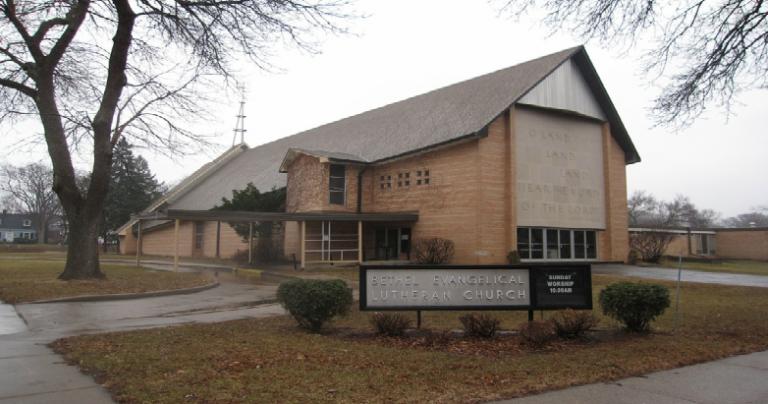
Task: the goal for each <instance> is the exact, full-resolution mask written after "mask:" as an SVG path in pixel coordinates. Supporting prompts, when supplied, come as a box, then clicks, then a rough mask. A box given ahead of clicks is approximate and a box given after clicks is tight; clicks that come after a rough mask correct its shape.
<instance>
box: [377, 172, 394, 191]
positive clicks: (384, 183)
mask: <svg viewBox="0 0 768 404" xmlns="http://www.w3.org/2000/svg"><path fill="white" fill-rule="evenodd" d="M379 189H381V190H390V189H392V176H391V175H382V176H379Z"/></svg>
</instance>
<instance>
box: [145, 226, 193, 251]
mask: <svg viewBox="0 0 768 404" xmlns="http://www.w3.org/2000/svg"><path fill="white" fill-rule="evenodd" d="M193 230H194V226H193V222H185V221H182V222H181V223H180V225H179V256H181V257H189V256H192V245H193V244H192V242H193ZM173 240H174V225H173V222H171V223H169V224H167V225H163V226H162V227H158V228H156V229H152V230H150V231H144V232H142V234H141V252H142V254H145V255H161V256H173V255H174V251H175V246H174V243H173Z"/></svg>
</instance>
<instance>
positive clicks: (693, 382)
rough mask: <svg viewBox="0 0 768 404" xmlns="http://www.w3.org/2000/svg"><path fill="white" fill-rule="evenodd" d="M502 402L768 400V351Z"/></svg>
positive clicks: (748, 403)
mask: <svg viewBox="0 0 768 404" xmlns="http://www.w3.org/2000/svg"><path fill="white" fill-rule="evenodd" d="M499 403H505V404H561V403H572V404H662V403H663V404H667V403H670V404H677V403H680V404H765V403H768V351H764V352H756V353H753V354H749V355H741V356H734V357H730V358H726V359H722V360H719V361H714V362H707V363H702V364H699V365H693V366H686V367H683V368H678V369H672V370H666V371H663V372H656V373H651V374H649V375H645V376H641V377H630V378H628V379H622V380H619V381H616V382H612V383H596V384H589V385H585V386H578V387H572V388H568V389H563V390H558V391H552V392H549V393H543V394H539V395H535V396H528V397H523V398H519V399H514V400H507V401H500V402H499Z"/></svg>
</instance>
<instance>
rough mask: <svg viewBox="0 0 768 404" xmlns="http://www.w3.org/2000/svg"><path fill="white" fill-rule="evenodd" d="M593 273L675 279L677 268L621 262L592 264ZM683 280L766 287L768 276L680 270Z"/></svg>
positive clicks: (767, 286)
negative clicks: (622, 263)
mask: <svg viewBox="0 0 768 404" xmlns="http://www.w3.org/2000/svg"><path fill="white" fill-rule="evenodd" d="M592 273H593V274H602V275H621V276H632V277H637V278H646V279H660V280H667V281H675V280H677V269H673V268H661V267H639V266H633V265H621V264H597V265H592ZM682 281H683V282H699V283H717V284H721V285H734V286H755V287H760V288H768V276H760V275H747V274H733V273H725V272H705V271H694V270H690V269H683V270H682Z"/></svg>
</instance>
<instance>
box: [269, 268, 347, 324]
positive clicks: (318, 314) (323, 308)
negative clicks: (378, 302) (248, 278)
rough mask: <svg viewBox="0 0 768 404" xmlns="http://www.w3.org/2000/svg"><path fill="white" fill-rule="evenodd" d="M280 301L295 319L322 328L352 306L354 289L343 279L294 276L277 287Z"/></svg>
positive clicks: (300, 322)
mask: <svg viewBox="0 0 768 404" xmlns="http://www.w3.org/2000/svg"><path fill="white" fill-rule="evenodd" d="M277 300H278V301H279V302H280V304H282V306H283V307H284V308H285V309H286V310H288V312H289V313H291V315H292V316H293V318H294V319H296V322H298V323H299V326H301V327H303V328H306V329H309V330H312V331H319V330H320V329H321V328H323V324H325V323H326V322H328V321H329V320H330V319H331V318H333V317H334V316H337V315H344V314H346V313H347V312H348V311H349V307H350V306H351V305H352V289H350V288H348V287H347V284H346V283H344V281H342V280H340V279H333V280H319V279H294V280H290V281H288V282H283V283H281V284H280V286H279V287H278V288H277Z"/></svg>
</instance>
